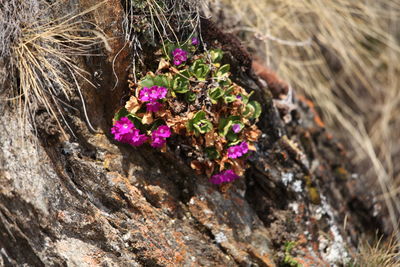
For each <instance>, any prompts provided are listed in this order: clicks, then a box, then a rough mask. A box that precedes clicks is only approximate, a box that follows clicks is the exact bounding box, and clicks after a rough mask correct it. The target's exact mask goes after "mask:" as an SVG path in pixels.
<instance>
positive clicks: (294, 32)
mask: <svg viewBox="0 0 400 267" xmlns="http://www.w3.org/2000/svg"><path fill="white" fill-rule="evenodd" d="M205 13H206V16H209V17H212V19H213V20H214V21H216V22H217V23H218V24H220V25H223V26H224V29H225V30H226V31H228V32H231V33H233V34H235V35H236V36H239V37H240V38H241V40H242V41H243V43H244V44H245V46H247V48H248V49H249V50H250V51H251V52H252V54H253V56H254V57H255V59H256V60H258V61H259V62H261V63H263V64H264V65H265V66H267V67H268V68H270V69H271V70H273V71H274V72H276V73H277V74H278V76H279V77H280V78H282V79H283V80H284V81H286V82H288V83H289V84H290V85H291V87H292V88H293V89H294V91H295V93H296V94H297V95H305V96H307V97H309V98H311V99H312V100H313V102H314V104H315V105H316V106H317V107H318V111H319V113H320V115H321V116H322V118H323V121H324V123H325V124H326V127H327V129H328V130H329V131H330V132H332V133H333V134H334V136H335V137H337V138H339V139H340V140H341V141H342V142H343V143H344V144H345V146H346V150H347V151H348V156H349V158H350V159H352V164H353V166H354V170H355V173H357V175H356V176H353V177H356V179H361V182H362V183H365V184H366V190H375V191H378V194H377V196H378V197H377V199H375V200H374V201H376V202H378V203H381V207H382V209H383V210H384V212H383V213H385V214H387V219H386V220H385V221H386V223H385V225H384V228H385V232H386V233H387V234H389V235H390V233H396V234H397V229H398V222H399V214H400V202H399V197H400V194H399V193H400V164H399V161H400V116H399V113H400V90H399V89H400V61H399V59H400V44H399V40H400V27H399V26H400V25H399V19H400V0H378V1H376V0H372V1H369V0H363V1H362V0H358V1H357V0H335V1H329V0H312V1H309V0H258V1H254V0H209V3H208V5H207V6H206V7H205Z"/></svg>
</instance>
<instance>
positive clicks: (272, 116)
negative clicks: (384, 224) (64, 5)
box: [0, 0, 379, 266]
mask: <svg viewBox="0 0 400 267" xmlns="http://www.w3.org/2000/svg"><path fill="white" fill-rule="evenodd" d="M95 2H96V1H94V0H93V1H91V0H88V1H84V0H81V1H80V2H79V4H80V5H81V6H82V8H86V7H88V6H91V5H93V4H94V3H95ZM123 14H124V10H123V8H122V6H121V3H120V2H119V1H116V0H109V1H107V2H106V4H105V5H104V6H102V7H101V8H99V9H98V10H96V11H95V12H94V14H93V16H92V19H93V20H94V21H95V23H96V24H97V25H99V27H100V28H102V29H103V30H104V32H105V33H106V34H107V35H108V36H109V37H118V38H115V39H113V41H111V42H110V51H109V52H108V53H107V56H106V57H101V58H94V59H89V60H86V62H85V66H86V68H87V69H88V70H89V71H90V72H91V73H93V75H94V76H96V75H95V74H94V73H102V75H101V77H100V78H99V77H97V78H99V79H98V80H97V83H98V88H96V89H94V88H91V87H89V86H87V85H86V84H85V83H84V82H81V86H82V88H83V89H84V97H85V99H86V101H87V107H88V115H89V118H90V119H91V122H92V124H93V125H94V127H95V128H96V129H98V132H97V133H93V132H91V131H89V129H88V127H87V124H86V123H85V116H84V114H83V112H82V110H81V111H80V112H78V111H76V110H75V111H74V110H72V109H71V110H69V112H68V122H69V123H70V125H71V126H72V128H73V130H74V132H75V135H76V137H71V138H70V139H65V138H64V137H62V136H61V135H59V134H54V131H51V130H49V129H51V128H52V127H53V125H54V121H53V119H52V118H51V117H50V116H49V115H48V114H47V113H46V112H41V113H38V114H37V115H36V125H37V133H35V131H33V130H32V131H31V132H30V133H28V134H22V133H21V131H20V128H19V125H18V123H17V121H18V120H17V116H18V114H16V112H15V111H14V110H13V108H12V107H11V106H9V105H7V104H3V103H2V104H1V106H0V112H1V114H2V116H1V117H0V132H1V133H2V134H1V135H0V148H1V149H0V265H1V266H23V265H24V266H275V265H277V264H283V265H284V264H287V266H293V265H294V264H296V263H298V264H304V266H329V265H335V264H336V265H341V264H344V263H345V262H347V261H348V260H349V259H350V257H351V253H352V251H353V248H354V246H355V245H357V242H358V241H359V238H360V237H361V235H362V233H368V232H373V231H374V230H375V229H376V228H377V227H379V221H378V220H376V219H374V218H373V217H372V215H371V214H372V208H373V207H372V206H371V205H370V204H369V203H370V199H369V197H370V196H369V195H368V194H366V193H360V192H358V190H362V188H361V189H359V188H360V187H359V185H358V182H357V179H356V178H354V177H355V175H352V174H351V173H349V171H348V168H349V167H351V166H348V165H347V164H348V163H347V160H346V156H345V152H344V150H343V148H342V147H341V146H340V144H337V143H335V141H334V139H333V138H332V136H330V135H329V133H327V132H326V131H325V130H324V128H323V127H322V125H321V123H320V122H319V120H318V116H317V114H316V113H315V110H314V107H313V105H312V103H310V102H309V101H307V100H306V99H303V98H300V99H298V98H296V97H293V96H292V95H291V90H289V92H285V94H284V95H283V96H282V95H278V94H271V93H270V91H269V88H268V86H267V84H266V83H265V81H264V80H261V79H260V78H258V77H257V76H256V75H255V74H254V73H253V71H252V69H251V59H250V57H249V56H248V54H247V52H246V51H245V50H244V49H242V48H241V47H240V44H239V43H238V41H236V40H235V38H234V37H232V36H229V35H225V34H223V33H222V32H220V31H219V30H218V29H217V28H216V27H215V26H214V25H213V24H212V23H211V22H209V21H207V20H204V21H202V27H201V28H202V31H203V32H202V34H203V37H204V40H205V42H207V43H208V44H209V45H211V44H214V43H215V42H216V43H217V44H218V45H219V46H221V47H223V49H224V50H225V51H228V53H227V54H228V60H230V63H231V64H232V66H234V68H233V72H234V75H235V77H236V79H237V82H239V83H241V84H242V85H243V86H245V87H247V88H251V89H252V90H257V92H258V96H257V97H258V98H259V100H260V101H261V102H262V103H264V107H263V108H264V112H263V117H262V119H261V120H260V128H261V129H262V130H263V136H262V138H261V140H260V142H259V144H258V151H257V153H256V155H255V156H254V157H253V159H252V161H251V168H250V169H249V170H248V171H247V174H246V177H245V179H241V180H238V181H236V182H235V183H233V184H231V185H229V186H223V187H217V186H215V185H212V184H211V183H209V182H208V181H207V178H205V177H201V176H196V175H195V174H194V172H193V171H192V170H191V169H190V168H189V167H188V166H186V165H185V164H184V163H183V161H182V160H181V159H179V158H176V157H175V156H174V152H173V151H168V152H167V153H164V154H163V153H160V152H158V151H155V150H153V149H151V148H150V147H141V148H133V147H129V146H125V145H121V144H117V143H116V142H114V141H113V139H112V138H111V137H110V135H109V127H110V124H111V118H112V116H113V112H114V110H115V108H116V107H118V105H120V101H121V98H122V97H123V96H124V94H126V93H127V91H128V88H127V85H126V82H125V81H126V80H127V74H128V72H127V69H128V67H129V64H130V60H129V57H130V56H131V54H130V53H131V51H130V50H129V49H128V48H127V47H128V46H126V47H125V48H124V41H123V38H119V37H120V34H121V32H122V29H121V21H122V19H123ZM114 59H115V60H114ZM113 63H114V64H113ZM113 67H114V70H113ZM114 74H115V75H116V76H117V77H118V80H119V82H118V83H117V85H116V86H114V84H115V78H114V77H115V75H114ZM94 78H96V77H94ZM266 82H267V83H268V82H269V81H268V80H267V81H266ZM113 87H115V88H114V89H113ZM282 97H283V98H282ZM281 98H282V99H281ZM72 101H73V102H74V101H75V100H72ZM75 102H76V106H79V105H80V104H79V101H75ZM371 222H372V223H371Z"/></svg>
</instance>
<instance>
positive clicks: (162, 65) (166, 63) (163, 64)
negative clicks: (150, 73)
mask: <svg viewBox="0 0 400 267" xmlns="http://www.w3.org/2000/svg"><path fill="white" fill-rule="evenodd" d="M170 65H171V64H169V61H167V60H165V58H161V60H160V63H158V68H157V71H160V70H164V69H168V68H169V66H170Z"/></svg>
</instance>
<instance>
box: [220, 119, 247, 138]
mask: <svg viewBox="0 0 400 267" xmlns="http://www.w3.org/2000/svg"><path fill="white" fill-rule="evenodd" d="M234 124H240V125H243V123H242V122H240V117H239V116H229V117H228V118H222V119H221V120H220V123H219V126H218V131H219V134H220V135H222V136H224V137H225V136H227V135H228V133H229V132H230V131H231V132H232V125H234Z"/></svg>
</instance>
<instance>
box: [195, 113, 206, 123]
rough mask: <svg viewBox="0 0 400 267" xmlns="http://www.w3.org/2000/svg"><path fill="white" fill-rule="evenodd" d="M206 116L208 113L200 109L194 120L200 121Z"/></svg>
mask: <svg viewBox="0 0 400 267" xmlns="http://www.w3.org/2000/svg"><path fill="white" fill-rule="evenodd" d="M205 118H206V113H205V112H204V111H203V110H200V111H198V112H197V113H196V114H194V116H193V119H192V120H193V122H195V123H196V122H199V121H200V120H203V119H205Z"/></svg>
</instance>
